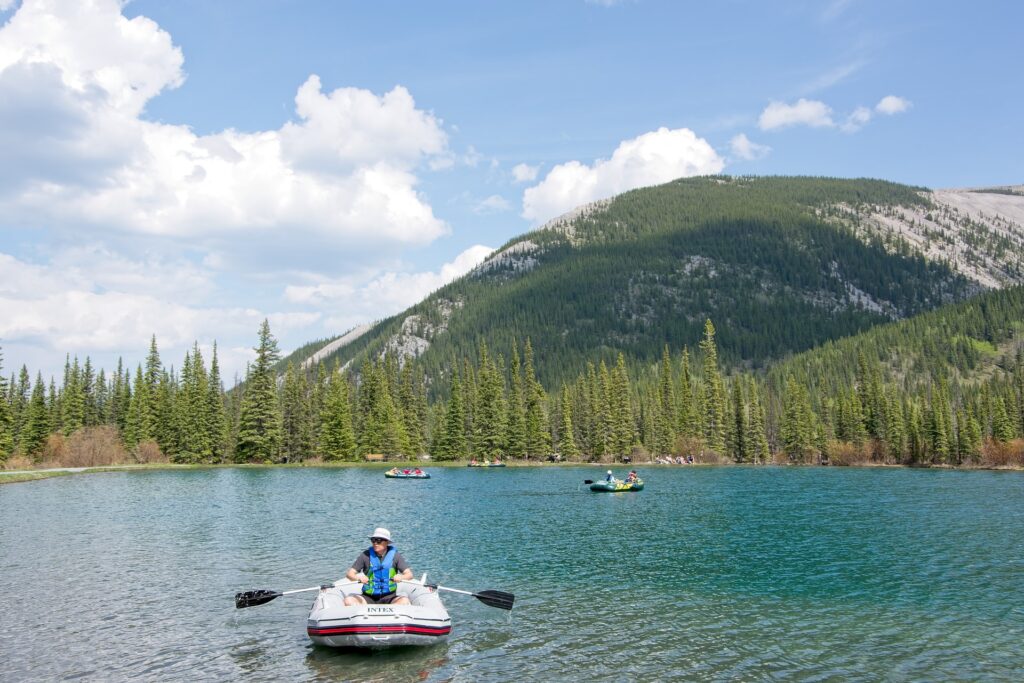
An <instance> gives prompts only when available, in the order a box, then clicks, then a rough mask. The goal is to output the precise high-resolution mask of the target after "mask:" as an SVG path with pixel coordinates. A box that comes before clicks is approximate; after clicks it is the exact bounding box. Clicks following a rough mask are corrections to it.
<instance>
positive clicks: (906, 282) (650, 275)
mask: <svg viewBox="0 0 1024 683" xmlns="http://www.w3.org/2000/svg"><path fill="white" fill-rule="evenodd" d="M1015 187H1016V186H1007V187H1005V188H999V189H998V191H996V189H995V188H993V191H992V192H984V191H982V190H980V189H963V190H940V191H931V190H928V189H926V188H921V187H910V186H905V185H899V184H896V183H890V182H888V181H879V180H870V179H856V180H842V179H821V178H790V177H772V178H750V177H736V178H733V177H725V176H714V177H705V178H685V179H680V180H677V181H673V182H671V183H667V184H665V185H661V186H657V187H653V188H643V189H640V190H634V191H631V192H628V193H624V194H623V195H618V196H616V197H613V198H609V199H604V200H600V201H597V202H592V203H590V204H586V205H583V206H581V207H577V208H576V209H574V210H573V211H571V212H568V213H566V214H563V215H562V216H558V217H556V218H554V219H552V220H551V221H548V222H547V223H545V224H544V225H543V226H541V227H540V228H538V229H536V230H532V231H530V232H527V233H524V234H523V235H519V236H517V237H515V238H513V239H511V240H509V241H508V242H507V243H506V244H505V245H503V246H502V247H501V248H500V249H498V250H497V251H495V252H494V253H493V254H492V255H491V256H489V257H488V259H486V260H485V261H484V262H483V263H481V264H480V265H478V266H477V267H476V268H474V269H473V270H472V271H471V272H470V273H468V274H467V275H466V276H464V277H463V278H460V279H459V280H457V281H456V282H453V283H451V284H449V285H447V286H445V287H443V288H441V289H439V290H438V291H436V292H434V293H433V294H431V295H430V296H428V297H426V298H425V299H424V300H423V301H421V302H420V303H418V304H416V305H415V306H413V307H410V308H409V309H407V310H406V311H404V312H403V313H401V314H399V315H397V316H393V317H391V318H388V319H386V320H383V321H380V322H378V323H376V324H374V325H373V326H372V329H371V330H370V331H369V332H367V333H366V334H365V335H363V336H362V337H360V338H359V339H357V340H355V341H354V342H353V343H351V344H347V345H344V346H341V347H340V348H338V349H336V350H335V351H334V352H333V353H330V354H327V355H328V357H330V358H337V359H338V360H340V361H341V362H343V363H349V362H351V361H352V360H354V359H356V357H357V356H360V355H361V354H363V353H364V352H365V353H369V354H371V355H373V356H379V355H382V354H384V353H387V352H388V351H391V352H394V353H397V354H399V355H403V356H413V357H417V358H421V359H422V360H423V361H425V362H426V363H427V365H428V372H433V373H438V372H440V373H442V374H443V372H444V371H445V368H444V367H443V366H444V365H445V357H448V358H449V359H450V358H451V357H455V356H460V355H471V354H472V352H473V351H474V350H475V349H476V347H477V344H478V342H486V343H488V345H489V346H490V347H491V348H497V349H507V348H508V346H510V345H511V343H514V342H515V340H519V341H522V340H523V338H525V337H527V336H529V337H532V338H533V339H534V344H535V346H537V347H538V348H542V349H546V350H547V351H549V352H550V351H552V350H553V351H554V353H555V355H556V356H557V358H555V359H554V362H548V361H547V360H546V359H539V361H538V374H539V375H540V376H541V377H542V378H544V379H547V380H549V381H551V380H557V379H558V377H559V375H564V374H565V370H566V369H567V368H564V367H562V368H561V370H560V369H559V365H560V364H561V365H564V363H565V360H564V357H565V356H566V355H567V354H569V353H578V354H579V355H580V357H581V358H587V359H591V360H592V359H594V358H595V357H597V356H601V355H608V354H610V353H613V352H615V351H618V350H622V351H626V352H627V353H628V354H629V355H630V356H632V357H635V358H637V359H638V360H647V361H649V360H650V359H651V358H652V357H653V355H654V352H653V351H654V349H655V348H656V347H658V346H660V344H662V343H669V344H671V345H675V344H681V343H685V341H682V340H685V339H688V338H689V339H692V338H693V337H694V336H695V332H696V331H697V330H698V329H699V326H700V325H701V324H703V321H704V320H705V319H706V318H708V317H711V318H713V319H715V321H716V324H718V323H720V322H721V323H722V325H723V326H724V327H725V328H727V329H732V330H735V331H736V332H735V334H737V335H739V336H740V337H741V338H740V339H730V338H729V336H728V334H726V335H725V336H724V338H723V340H722V341H723V344H724V352H725V355H726V357H728V358H730V359H731V361H732V362H740V363H745V364H754V365H757V364H760V363H763V362H768V361H770V360H771V359H773V358H779V357H781V356H784V355H786V354H788V353H793V352H798V351H801V350H805V349H806V348H810V346H802V347H801V345H800V344H799V343H795V342H794V341H793V339H794V337H793V335H792V334H791V333H789V337H788V338H787V339H786V340H785V341H784V343H774V344H773V343H771V342H770V341H766V339H765V338H768V339H769V340H770V339H771V338H772V337H773V336H774V337H778V335H779V334H780V333H781V334H783V336H785V335H786V334H787V333H786V332H784V331H782V330H779V329H778V328H779V327H780V323H782V322H783V321H784V320H785V319H787V318H788V319H791V320H794V321H799V322H800V324H801V325H804V326H805V327H806V329H805V330H804V332H805V333H806V337H807V342H808V343H810V344H811V346H813V345H814V344H817V343H821V342H822V341H826V340H829V339H834V338H840V337H842V336H846V335H849V334H854V333H856V332H858V331H863V330H864V329H867V328H868V327H870V326H872V325H874V324H878V323H879V322H884V321H887V320H895V319H900V318H905V317H909V316H911V315H914V314H916V313H919V312H922V311H924V310H930V309H932V308H935V307H937V306H940V305H943V304H945V303H950V302H952V301H956V300H961V299H964V298H968V297H970V296H973V295H975V294H977V293H979V292H980V291H983V290H985V289H991V288H998V287H1002V286H1007V285H1012V284H1015V283H1018V282H1022V281H1024V274H1022V265H1021V258H1020V256H1019V255H1020V254H1021V253H1024V195H1017V194H1016V190H1015V189H1014V188H1015ZM992 197H994V198H995V199H994V200H993V199H992ZM751 250H754V251H755V252H756V253H753V254H752V253H750V252H751ZM758 250H759V251H758ZM622 259H626V260H627V261H630V263H631V266H630V268H628V269H627V270H628V271H629V272H624V271H623V268H622V267H621V265H620V266H617V265H616V261H621V260H622ZM727 281H730V282H731V283H732V284H728V285H726V284H723V283H725V282H727ZM574 282H575V284H574ZM737 282H738V283H740V284H736V283H737ZM581 283H583V284H581ZM566 297H567V298H568V301H567V302H566V301H562V300H561V299H563V298H566ZM566 303H567V304H568V307H570V308H572V309H573V310H566V309H567V306H566V305H564V304H566ZM481 304H483V305H485V306H486V305H490V306H491V307H493V308H496V309H499V310H500V311H501V314H500V315H489V314H488V313H487V311H486V310H480V305H481ZM759 307H766V308H767V309H770V310H774V312H775V313H777V314H778V315H779V316H782V319H779V318H776V319H765V318H764V316H763V315H760V314H759V312H758V311H757V308H759ZM681 321H685V322H681ZM737 323H738V324H737ZM453 326H454V328H455V330H454V331H452V327H453ZM761 328H763V329H761ZM591 333H593V334H594V335H595V336H594V338H593V339H588V338H585V337H586V336H587V335H588V334H591ZM648 337H649V338H650V339H649V341H648V342H645V341H644V339H645V338H648ZM560 340H561V341H560ZM565 340H568V342H567V343H566V342H565ZM439 346H440V350H439V349H438V347H439Z"/></svg>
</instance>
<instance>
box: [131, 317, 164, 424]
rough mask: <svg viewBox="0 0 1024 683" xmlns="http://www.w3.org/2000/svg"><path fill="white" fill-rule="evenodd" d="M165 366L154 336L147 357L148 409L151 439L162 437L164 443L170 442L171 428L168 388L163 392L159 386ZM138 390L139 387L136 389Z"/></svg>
mask: <svg viewBox="0 0 1024 683" xmlns="http://www.w3.org/2000/svg"><path fill="white" fill-rule="evenodd" d="M164 374H165V373H164V371H163V364H162V363H161V362H160V352H159V351H158V350H157V347H156V335H155V334H154V335H153V336H152V337H151V338H150V341H149V353H148V354H147V355H146V364H145V382H146V389H147V392H146V396H147V397H148V399H149V404H148V405H147V406H146V409H147V410H148V411H149V417H148V418H147V419H148V421H149V424H150V425H152V430H153V432H152V436H151V437H150V438H153V439H156V440H157V441H160V439H161V436H162V437H163V440H164V441H167V440H168V434H167V431H166V430H167V429H168V428H170V426H171V425H170V424H169V422H170V415H169V413H168V409H169V408H170V406H169V405H168V404H167V399H168V398H169V393H168V391H167V387H165V388H164V391H163V392H161V391H160V388H159V385H160V380H161V379H162V378H163V376H164ZM136 390H138V387H136Z"/></svg>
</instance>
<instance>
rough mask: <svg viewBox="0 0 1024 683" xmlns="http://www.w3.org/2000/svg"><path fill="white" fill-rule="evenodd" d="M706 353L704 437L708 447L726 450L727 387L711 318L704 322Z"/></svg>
mask: <svg viewBox="0 0 1024 683" xmlns="http://www.w3.org/2000/svg"><path fill="white" fill-rule="evenodd" d="M700 349H701V351H702V352H703V353H704V438H705V439H706V440H707V444H708V448H710V449H711V450H712V451H714V452H716V453H724V452H725V389H724V388H723V384H722V375H721V373H719V371H718V347H717V346H716V344H715V326H714V325H713V324H712V323H711V320H707V321H706V322H705V323H704V338H703V339H702V340H701V342H700Z"/></svg>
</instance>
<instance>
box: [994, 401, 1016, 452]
mask: <svg viewBox="0 0 1024 683" xmlns="http://www.w3.org/2000/svg"><path fill="white" fill-rule="evenodd" d="M1014 437H1016V434H1015V432H1014V429H1013V421H1012V420H1011V419H1010V414H1009V413H1008V412H1007V410H1006V403H1005V402H1004V401H1003V399H1002V397H1001V396H997V397H996V398H995V399H994V401H993V403H992V438H993V439H995V440H996V441H1001V442H1003V443H1005V442H1007V441H1012V440H1013V439H1014Z"/></svg>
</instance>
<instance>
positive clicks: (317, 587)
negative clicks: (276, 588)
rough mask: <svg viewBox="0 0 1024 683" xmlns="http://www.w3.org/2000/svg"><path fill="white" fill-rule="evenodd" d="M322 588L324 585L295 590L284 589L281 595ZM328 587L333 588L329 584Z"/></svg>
mask: <svg viewBox="0 0 1024 683" xmlns="http://www.w3.org/2000/svg"><path fill="white" fill-rule="evenodd" d="M321 588H324V586H313V587H312V588H298V589H296V590H293V591H284V592H283V593H281V595H291V594H292V593H308V592H310V591H318V590H320V589H321ZM327 588H331V586H327Z"/></svg>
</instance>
